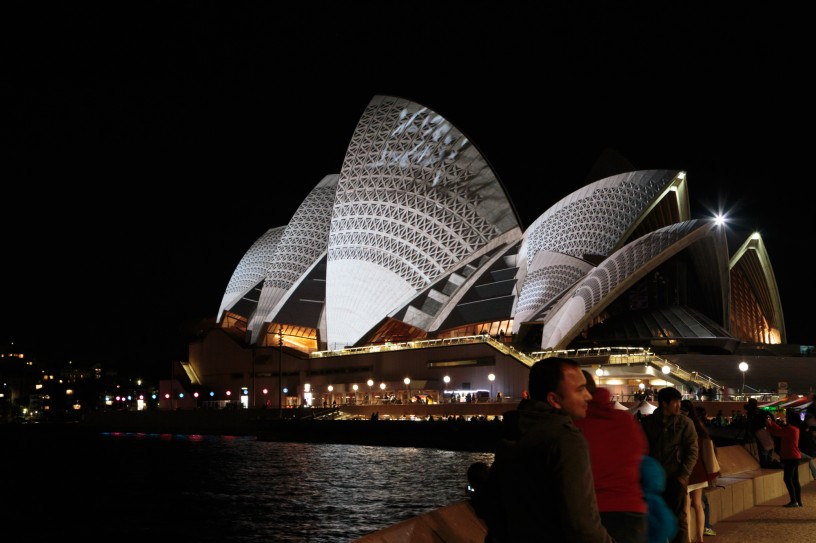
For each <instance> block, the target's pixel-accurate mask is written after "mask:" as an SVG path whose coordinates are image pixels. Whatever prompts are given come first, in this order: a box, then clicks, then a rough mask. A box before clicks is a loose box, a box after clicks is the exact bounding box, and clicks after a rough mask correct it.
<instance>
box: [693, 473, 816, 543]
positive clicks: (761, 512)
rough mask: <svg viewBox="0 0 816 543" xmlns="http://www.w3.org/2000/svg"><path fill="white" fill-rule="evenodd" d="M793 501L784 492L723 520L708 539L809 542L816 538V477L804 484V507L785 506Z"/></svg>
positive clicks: (717, 542) (713, 542)
mask: <svg viewBox="0 0 816 543" xmlns="http://www.w3.org/2000/svg"><path fill="white" fill-rule="evenodd" d="M788 501H790V500H789V499H788V495H787V494H785V495H784V496H780V497H779V498H775V499H773V500H770V501H768V502H765V503H763V504H761V505H757V506H755V507H752V508H751V509H748V510H747V511H743V512H742V513H738V514H736V515H733V516H731V517H728V518H727V519H724V520H721V521H720V522H718V523H717V524H716V526H714V530H715V531H716V532H717V535H715V536H706V537H705V541H706V542H708V543H805V542H808V543H809V542H811V541H814V540H816V481H810V482H809V483H807V484H803V485H802V504H803V507H797V508H792V509H788V508H786V507H782V506H783V505H785V504H786V503H788Z"/></svg>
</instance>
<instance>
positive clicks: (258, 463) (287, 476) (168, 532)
mask: <svg viewBox="0 0 816 543" xmlns="http://www.w3.org/2000/svg"><path fill="white" fill-rule="evenodd" d="M2 439H3V443H0V445H2V448H1V449H0V450H2V455H3V457H4V458H3V462H2V472H3V477H2V480H3V481H4V483H6V484H4V485H3V487H4V494H5V498H4V499H3V502H4V503H3V513H2V516H3V517H5V519H6V520H7V521H11V522H12V524H13V525H14V526H18V527H20V528H21V529H23V530H25V531H24V532H23V533H28V534H30V537H27V538H26V539H28V540H31V541H53V540H54V539H55V538H60V539H65V538H74V537H81V538H83V539H84V540H86V541H103V540H104V541H113V540H116V539H122V538H126V539H128V540H133V539H132V538H139V539H141V538H144V541H171V540H179V541H188V542H189V541H222V542H223V541H237V542H265V543H274V542H313V543H330V542H331V543H337V542H348V541H353V540H355V539H357V538H360V537H362V536H364V535H366V534H368V533H371V532H373V531H376V530H379V529H382V528H385V527H387V526H390V525H391V524H394V523H396V522H398V521H401V520H405V519H407V518H410V517H413V516H415V515H418V514H421V513H425V512H428V511H431V510H433V509H435V508H437V507H441V506H443V505H447V504H449V503H451V502H453V501H457V500H461V499H463V498H464V497H465V489H466V486H467V478H466V471H467V468H468V466H470V464H471V463H473V462H476V461H480V460H481V461H485V462H487V463H490V462H492V460H493V454H492V453H476V452H461V451H444V450H437V449H422V448H409V447H404V448H403V447H371V446H358V445H325V444H301V443H276V442H267V441H257V440H255V438H252V437H224V436H199V435H170V434H161V435H160V434H97V435H84V434H79V435H72V434H67V435H62V434H55V435H51V434H47V433H42V434H40V433H37V434H36V435H25V434H22V433H21V434H19V435H14V436H11V437H10V436H3V438H2ZM7 525H9V524H7ZM148 538H149V539H148Z"/></svg>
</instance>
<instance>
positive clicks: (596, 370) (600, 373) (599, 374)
mask: <svg viewBox="0 0 816 543" xmlns="http://www.w3.org/2000/svg"><path fill="white" fill-rule="evenodd" d="M595 375H597V376H598V386H601V384H602V383H601V377H603V370H602V369H601V368H600V367H598V368H595Z"/></svg>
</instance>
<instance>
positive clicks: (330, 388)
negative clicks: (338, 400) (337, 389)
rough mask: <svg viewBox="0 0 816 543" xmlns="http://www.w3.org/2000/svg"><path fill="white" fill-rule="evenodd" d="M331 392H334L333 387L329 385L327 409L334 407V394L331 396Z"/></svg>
mask: <svg viewBox="0 0 816 543" xmlns="http://www.w3.org/2000/svg"><path fill="white" fill-rule="evenodd" d="M333 392H334V387H333V386H332V385H329V407H331V406H332V405H334V394H333Z"/></svg>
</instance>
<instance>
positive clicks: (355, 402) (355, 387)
mask: <svg viewBox="0 0 816 543" xmlns="http://www.w3.org/2000/svg"><path fill="white" fill-rule="evenodd" d="M351 388H352V389H353V390H354V401H353V402H352V405H357V389H358V388H360V387H358V386H357V385H354V386H352V387H351Z"/></svg>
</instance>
